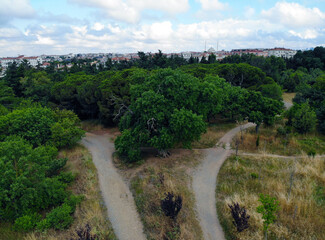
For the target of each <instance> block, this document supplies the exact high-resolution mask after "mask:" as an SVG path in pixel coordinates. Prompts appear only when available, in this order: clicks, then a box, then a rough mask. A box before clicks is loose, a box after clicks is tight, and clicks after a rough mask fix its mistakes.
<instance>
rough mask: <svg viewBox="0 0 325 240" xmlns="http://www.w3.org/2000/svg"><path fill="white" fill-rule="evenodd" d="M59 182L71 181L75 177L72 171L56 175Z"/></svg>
mask: <svg viewBox="0 0 325 240" xmlns="http://www.w3.org/2000/svg"><path fill="white" fill-rule="evenodd" d="M56 178H57V179H58V180H59V181H60V182H63V183H71V182H73V180H74V179H75V178H76V176H75V175H74V174H72V172H60V174H59V175H58V176H57V177H56Z"/></svg>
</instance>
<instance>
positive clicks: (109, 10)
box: [69, 0, 189, 23]
mask: <svg viewBox="0 0 325 240" xmlns="http://www.w3.org/2000/svg"><path fill="white" fill-rule="evenodd" d="M69 1H70V2H73V3H77V4H79V5H82V6H88V7H93V8H98V9H99V10H100V11H102V12H103V13H104V14H105V15H107V16H108V17H111V18H113V19H116V20H120V21H124V22H128V23H136V22H138V21H139V20H140V19H141V12H142V11H143V10H158V11H162V12H166V13H168V14H172V15H175V14H177V13H182V12H185V11H187V10H188V8H189V4H188V0H163V1H157V0H69Z"/></svg>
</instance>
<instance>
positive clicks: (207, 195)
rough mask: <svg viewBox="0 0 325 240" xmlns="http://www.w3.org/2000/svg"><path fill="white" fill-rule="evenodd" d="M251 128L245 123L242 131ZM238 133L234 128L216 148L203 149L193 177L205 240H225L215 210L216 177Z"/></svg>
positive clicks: (238, 128)
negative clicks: (202, 157) (202, 156)
mask: <svg viewBox="0 0 325 240" xmlns="http://www.w3.org/2000/svg"><path fill="white" fill-rule="evenodd" d="M253 126H255V125H254V124H253V123H247V124H245V125H243V126H242V129H246V128H249V127H253ZM239 131H240V127H236V128H234V129H232V130H230V131H229V132H228V133H226V134H225V135H224V136H223V137H222V138H221V139H220V141H219V143H218V144H217V145H216V147H217V148H211V149H204V150H203V153H204V155H205V156H204V160H203V162H202V163H201V165H200V166H199V167H198V168H197V170H196V171H195V173H194V176H193V189H194V194H195V199H196V210H197V213H198V217H199V220H200V224H201V228H202V231H203V235H204V239H205V240H224V239H225V236H224V233H223V230H222V227H221V225H220V223H219V220H218V217H217V210H216V197H215V196H216V193H215V191H216V185H217V175H218V172H219V169H220V167H221V166H222V164H223V162H224V161H225V160H226V159H227V157H228V156H229V155H230V154H231V152H232V151H231V149H230V142H231V140H232V138H233V137H234V136H235V135H236V134H237V133H238V132H239Z"/></svg>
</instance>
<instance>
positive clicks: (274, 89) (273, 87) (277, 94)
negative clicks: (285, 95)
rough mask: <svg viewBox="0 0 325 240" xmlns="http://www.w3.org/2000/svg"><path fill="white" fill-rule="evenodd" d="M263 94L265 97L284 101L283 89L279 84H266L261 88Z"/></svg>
mask: <svg viewBox="0 0 325 240" xmlns="http://www.w3.org/2000/svg"><path fill="white" fill-rule="evenodd" d="M260 91H261V93H262V94H263V96H264V97H268V98H272V99H275V100H278V101H282V100H283V99H282V89H281V87H280V86H279V85H278V84H277V83H273V84H265V85H262V86H261V90H260Z"/></svg>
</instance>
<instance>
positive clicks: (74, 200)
mask: <svg viewBox="0 0 325 240" xmlns="http://www.w3.org/2000/svg"><path fill="white" fill-rule="evenodd" d="M83 199H84V196H82V195H79V196H77V195H71V196H69V198H67V199H66V200H65V201H64V203H66V204H68V205H69V206H70V207H71V209H72V212H74V211H75V210H76V206H77V205H78V204H79V203H81V201H82V200H83Z"/></svg>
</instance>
